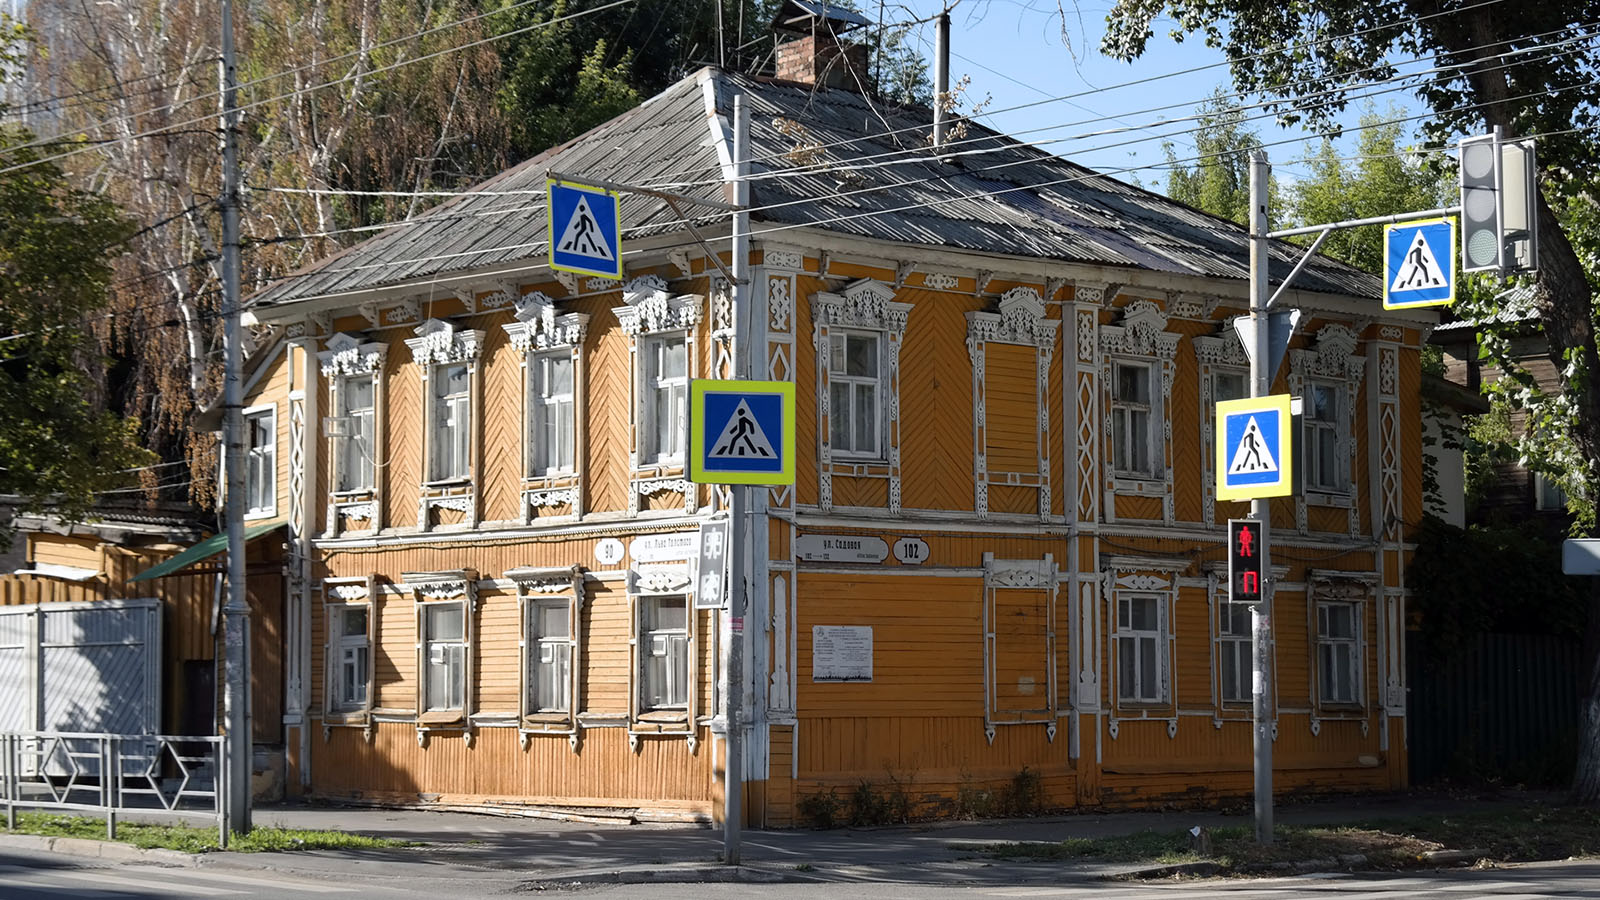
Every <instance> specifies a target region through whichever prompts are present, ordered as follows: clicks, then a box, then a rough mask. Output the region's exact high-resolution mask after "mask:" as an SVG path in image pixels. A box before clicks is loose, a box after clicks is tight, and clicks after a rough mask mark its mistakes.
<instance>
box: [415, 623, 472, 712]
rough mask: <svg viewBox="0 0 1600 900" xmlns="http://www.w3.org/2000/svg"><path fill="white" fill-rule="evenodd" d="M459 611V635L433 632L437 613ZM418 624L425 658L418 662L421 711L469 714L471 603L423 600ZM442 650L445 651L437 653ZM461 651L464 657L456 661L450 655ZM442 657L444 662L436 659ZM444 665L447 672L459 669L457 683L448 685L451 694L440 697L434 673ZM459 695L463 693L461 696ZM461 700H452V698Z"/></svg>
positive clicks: (418, 633) (418, 701) (419, 706)
mask: <svg viewBox="0 0 1600 900" xmlns="http://www.w3.org/2000/svg"><path fill="white" fill-rule="evenodd" d="M452 611H453V612H455V613H456V614H457V615H459V616H460V617H461V634H460V636H459V637H455V638H448V637H444V638H441V637H438V636H436V635H435V634H434V633H433V630H432V621H433V618H434V616H435V615H436V614H442V613H449V612H452ZM417 615H418V617H419V619H418V626H417V644H418V646H419V647H421V649H422V658H421V660H420V662H419V664H418V669H419V672H418V675H417V682H418V692H419V693H418V696H417V712H418V714H420V715H424V716H425V715H435V714H445V713H455V714H456V716H454V717H453V718H459V717H460V716H462V715H465V712H466V708H467V656H468V654H469V653H470V651H471V646H472V645H471V643H470V642H469V641H468V640H467V604H466V601H464V600H441V601H437V602H432V603H423V604H420V605H418V607H417ZM435 650H441V651H443V652H442V653H435V652H434V651H435ZM452 652H454V653H459V655H460V658H459V659H458V660H455V661H452V660H450V659H449V658H448V657H449V656H450V655H451V654H452ZM435 657H439V658H440V659H441V660H442V662H436V661H435ZM440 667H442V668H444V669H445V671H446V673H447V674H448V672H449V671H450V669H452V668H454V669H455V672H456V679H455V683H452V684H451V685H450V686H448V688H447V690H448V693H449V694H450V696H446V697H444V698H443V700H444V701H445V702H439V700H440V698H438V697H435V696H433V690H432V688H431V682H432V680H433V679H432V674H433V670H434V669H435V668H440ZM457 695H459V696H457ZM452 700H454V701H459V702H453V703H452V702H449V701H452Z"/></svg>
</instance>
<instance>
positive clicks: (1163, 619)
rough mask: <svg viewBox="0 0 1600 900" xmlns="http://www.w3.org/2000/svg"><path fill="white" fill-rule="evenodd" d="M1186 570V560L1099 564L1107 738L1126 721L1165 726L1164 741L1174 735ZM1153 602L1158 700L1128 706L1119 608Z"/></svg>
mask: <svg viewBox="0 0 1600 900" xmlns="http://www.w3.org/2000/svg"><path fill="white" fill-rule="evenodd" d="M1188 567H1189V563H1188V561H1187V560H1171V559H1156V558H1145V557H1118V556H1113V557H1105V558H1103V559H1102V561H1101V578H1102V579H1103V582H1104V586H1103V590H1102V591H1101V593H1102V595H1103V597H1104V598H1105V618H1104V620H1103V621H1105V623H1106V626H1107V627H1106V646H1105V653H1104V659H1105V661H1106V670H1105V683H1106V685H1107V694H1108V696H1107V699H1108V701H1109V702H1110V708H1109V710H1108V712H1109V722H1108V727H1109V733H1110V735H1111V737H1112V738H1115V737H1116V736H1117V734H1118V731H1119V729H1120V725H1119V724H1118V723H1119V722H1121V721H1126V720H1129V719H1138V720H1154V721H1165V722H1166V723H1167V736H1168V737H1176V736H1177V733H1178V703H1177V696H1178V685H1177V672H1176V669H1175V666H1174V661H1175V659H1176V655H1175V654H1176V653H1177V628H1176V623H1177V612H1178V609H1177V606H1178V576H1179V574H1180V573H1181V572H1183V571H1184V570H1185V569H1187V568H1188ZM1146 597H1154V598H1155V599H1156V602H1157V607H1156V608H1157V614H1158V617H1159V622H1158V623H1157V633H1158V639H1157V642H1156V653H1157V657H1156V668H1157V674H1156V677H1157V679H1158V681H1159V682H1160V695H1159V699H1157V700H1155V701H1153V702H1152V701H1133V700H1124V699H1123V698H1122V684H1121V680H1122V672H1121V659H1120V644H1119V641H1118V639H1119V638H1120V637H1122V636H1123V633H1122V628H1121V625H1120V617H1119V613H1120V609H1121V605H1120V604H1121V601H1122V600H1123V599H1125V598H1126V599H1128V600H1130V601H1131V600H1133V599H1136V598H1146Z"/></svg>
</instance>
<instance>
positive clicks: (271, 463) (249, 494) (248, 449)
mask: <svg viewBox="0 0 1600 900" xmlns="http://www.w3.org/2000/svg"><path fill="white" fill-rule="evenodd" d="M239 418H240V420H241V421H242V422H243V423H244V454H243V455H244V478H243V479H242V480H243V482H244V497H245V503H244V506H245V513H244V518H245V521H247V522H249V521H254V520H256V519H271V518H274V517H276V516H277V515H278V487H279V485H278V405H277V404H276V403H264V404H262V405H260V406H251V407H247V408H245V409H243V410H241V411H240V412H239ZM256 422H265V423H266V424H265V425H261V426H256V425H255V424H254V423H256ZM258 427H259V431H258V430H257V428H258ZM258 433H259V434H264V435H265V436H266V440H265V442H263V443H261V444H259V445H258V444H257V443H256V442H255V436H256V434H258ZM256 471H260V472H263V473H264V480H258V479H256V478H252V477H251V473H252V472H256ZM257 485H260V487H261V493H262V494H263V495H264V497H265V499H266V502H265V503H262V504H257V503H255V500H254V495H255V493H256V490H255V488H256V486H257Z"/></svg>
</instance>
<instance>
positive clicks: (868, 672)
mask: <svg viewBox="0 0 1600 900" xmlns="http://www.w3.org/2000/svg"><path fill="white" fill-rule="evenodd" d="M811 680H812V681H834V682H838V681H871V680H872V626H870V625H813V626H811Z"/></svg>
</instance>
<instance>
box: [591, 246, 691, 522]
mask: <svg viewBox="0 0 1600 900" xmlns="http://www.w3.org/2000/svg"><path fill="white" fill-rule="evenodd" d="M622 301H623V303H624V305H623V306H619V307H616V308H615V309H613V310H612V311H611V312H612V313H613V314H614V315H616V317H617V321H618V322H619V323H620V324H621V325H622V332H623V334H625V335H627V337H628V339H629V345H628V349H629V352H630V355H631V357H632V366H631V374H630V379H631V380H630V385H631V387H630V391H631V394H630V396H629V402H628V410H629V431H630V443H629V449H628V468H629V478H628V515H630V516H637V515H639V512H640V506H641V505H642V498H644V497H651V496H656V495H659V494H667V493H674V494H678V495H679V496H681V497H682V498H683V507H682V509H683V512H684V513H687V514H691V515H692V514H693V513H694V512H695V509H696V507H697V506H698V503H699V491H698V489H697V488H696V486H695V485H694V484H691V483H690V482H689V480H688V479H687V478H685V477H684V471H683V463H684V459H685V458H686V456H685V455H684V454H680V455H677V456H668V457H666V458H662V457H661V455H660V454H659V453H657V452H656V448H655V447H654V438H653V431H652V430H653V427H654V424H655V423H654V421H653V415H654V414H653V411H650V410H649V406H650V401H651V400H652V399H653V398H652V397H650V396H648V395H647V391H646V390H645V387H646V377H645V375H646V365H645V356H646V353H647V347H646V345H647V343H648V342H649V341H650V339H652V338H655V337H658V336H661V335H666V334H669V333H679V334H682V335H683V337H684V355H685V360H684V372H685V381H686V382H687V379H689V378H694V377H696V376H697V375H699V374H700V364H699V352H698V348H697V346H696V345H697V343H698V340H697V338H696V335H697V332H698V330H699V325H700V320H701V317H702V316H703V314H704V307H705V298H704V297H702V296H700V295H698V294H680V295H677V296H673V295H672V294H671V293H670V292H669V291H668V289H667V282H666V281H665V280H663V279H662V278H661V277H660V276H659V275H642V276H640V277H638V278H635V279H633V280H631V281H629V282H628V283H626V284H625V285H623V287H622ZM687 405H688V388H687V387H685V388H684V406H685V409H687ZM680 440H683V441H684V442H685V445H687V441H688V429H687V428H686V427H685V428H684V429H683V434H682V435H681V436H680ZM657 512H659V513H662V514H667V513H669V512H670V513H672V514H676V511H675V510H673V511H668V510H657Z"/></svg>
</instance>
